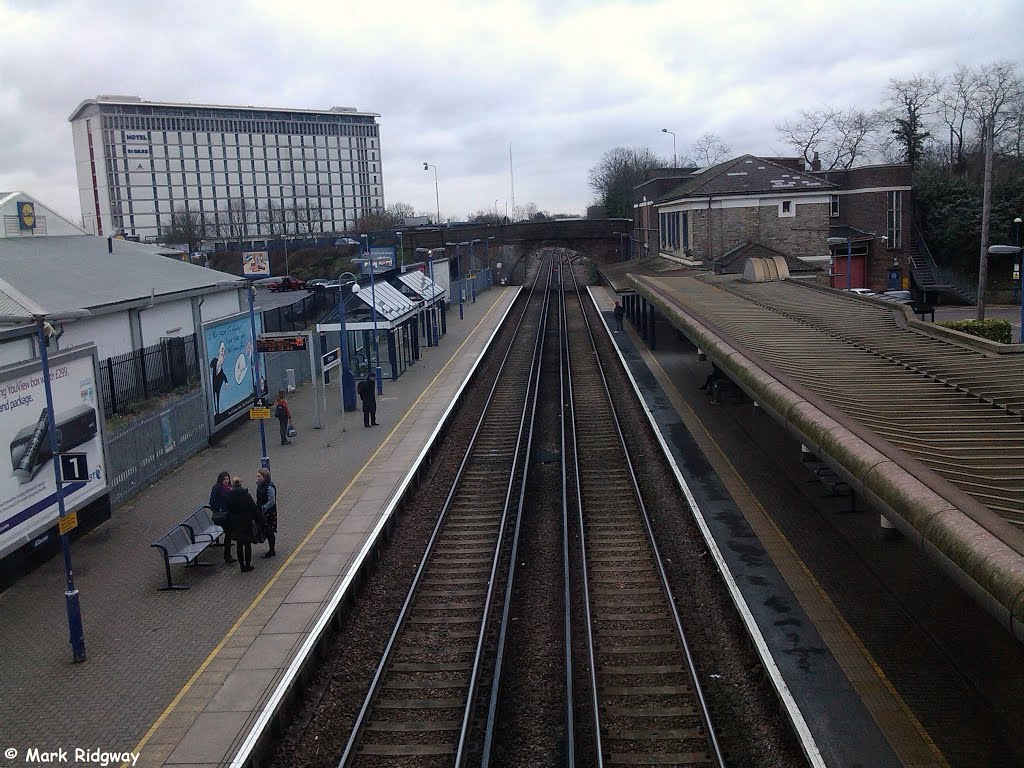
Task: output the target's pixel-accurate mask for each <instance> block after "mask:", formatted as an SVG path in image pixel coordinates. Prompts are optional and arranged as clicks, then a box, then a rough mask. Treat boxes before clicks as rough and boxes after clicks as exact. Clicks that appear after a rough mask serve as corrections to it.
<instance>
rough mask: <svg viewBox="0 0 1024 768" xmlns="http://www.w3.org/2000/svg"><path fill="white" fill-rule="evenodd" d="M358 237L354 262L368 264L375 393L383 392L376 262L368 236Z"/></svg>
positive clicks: (355, 288)
mask: <svg viewBox="0 0 1024 768" xmlns="http://www.w3.org/2000/svg"><path fill="white" fill-rule="evenodd" d="M359 239H360V240H362V241H363V258H362V259H355V261H356V262H360V263H364V264H366V263H368V264H369V265H370V314H371V316H372V317H373V359H374V361H375V362H376V366H375V372H376V376H377V394H378V395H380V394H383V393H384V380H383V379H382V378H381V375H380V346H379V345H378V343H377V280H376V275H375V273H376V271H377V269H376V266H377V265H376V264H375V263H374V260H373V257H372V256H371V255H370V236H369V235H360V236H359ZM358 289H359V284H358V283H356V284H355V285H354V286H352V292H353V293H356V294H358V293H359V290H358Z"/></svg>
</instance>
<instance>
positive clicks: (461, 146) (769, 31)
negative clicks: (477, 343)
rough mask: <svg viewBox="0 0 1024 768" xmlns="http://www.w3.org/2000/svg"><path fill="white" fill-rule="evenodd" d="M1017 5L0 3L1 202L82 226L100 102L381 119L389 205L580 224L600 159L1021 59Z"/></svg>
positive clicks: (757, 148)
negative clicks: (76, 142) (87, 149)
mask: <svg viewBox="0 0 1024 768" xmlns="http://www.w3.org/2000/svg"><path fill="white" fill-rule="evenodd" d="M1022 10H1024V8H1022V7H1021V5H1020V3H1019V0H985V2H983V3H977V4H974V3H971V4H966V3H962V2H946V1H945V0H923V1H921V2H917V1H913V2H912V1H910V0H895V1H893V0H886V1H885V2H864V1H860V2H840V1H833V2H799V1H797V2H788V3H773V2H764V0H757V1H756V2H745V1H744V2H738V1H735V0H720V1H719V2H710V3H709V2H702V1H701V0H693V1H690V0H687V1H685V2H684V0H650V1H644V0H634V1H633V2H624V1H623V2H598V1H593V0H591V1H583V0H567V1H566V0H541V1H538V2H528V1H526V0H508V1H507V2H494V3H484V2H451V1H449V0H433V1H432V2H415V3H412V2H409V3H407V2H389V1H388V0H383V1H380V2H366V1H364V2H351V0H349V1H348V2H345V1H343V2H338V0H334V1H333V2H325V3H319V2H313V1H311V0H307V1H306V2H301V3H299V2H294V1H288V0H285V1H284V2H250V3H234V2H221V0H205V2H193V1H192V0H175V2H170V3H166V2H159V3H157V2H149V0H132V1H131V2H122V1H121V0H105V1H104V2H98V1H94V2H86V1H85V0H76V1H64V0H32V1H31V2H21V1H20V0H0V191H13V190H20V191H25V192H28V193H30V194H32V195H34V196H35V197H37V198H39V199H40V200H42V201H43V202H45V203H48V204H50V205H51V206H53V207H54V208H56V209H57V210H58V211H59V212H61V213H63V214H65V215H66V216H68V218H70V219H72V220H73V221H75V222H78V221H79V220H80V216H81V212H80V210H79V204H78V196H77V193H76V185H77V181H76V177H75V167H74V154H73V149H72V143H71V126H70V124H69V123H68V117H69V115H70V114H71V111H72V110H73V109H74V108H75V107H76V106H77V105H78V104H79V103H80V102H81V101H82V100H83V99H86V98H91V97H95V96H96V95H98V94H121V95H124V94H129V95H136V96H141V97H142V98H144V99H147V100H152V101H180V102H194V103H211V104H237V105H259V106H276V107H293V108H299V109H307V108H310V109H325V108H329V107H332V106H351V107H356V108H358V109H360V110H366V111H371V112H378V113H380V115H381V117H380V126H381V128H380V133H381V148H382V155H383V164H384V167H383V171H384V193H385V198H386V202H387V203H388V204H391V203H395V202H404V203H409V204H411V205H412V206H414V207H415V208H416V210H417V211H418V212H423V213H433V211H434V209H435V199H434V177H433V171H430V172H424V171H423V162H424V161H427V162H430V163H433V164H435V165H436V166H437V173H438V180H439V190H440V207H441V215H442V217H443V218H449V217H451V218H463V217H465V216H466V215H467V214H469V213H472V212H474V211H476V210H480V209H488V210H490V209H492V208H494V206H495V202H496V201H497V207H498V208H499V210H502V211H504V208H505V204H506V202H507V201H508V202H509V204H510V205H511V197H512V189H511V184H510V175H509V145H510V143H511V147H512V161H513V168H514V181H515V200H516V203H517V204H522V203H526V202H533V203H535V204H536V205H537V206H538V208H539V209H540V210H546V211H549V212H551V213H578V214H582V213H583V212H584V211H585V208H586V206H587V205H588V204H589V203H590V202H591V201H592V199H593V193H592V192H591V190H590V188H589V187H588V184H587V172H588V170H589V169H590V168H591V167H592V166H594V165H595V164H596V163H597V162H598V160H599V159H600V157H601V154H602V153H603V152H604V151H606V150H608V149H610V148H613V147H616V146H647V147H650V148H652V149H653V150H655V151H656V152H658V153H661V154H662V155H664V156H665V157H666V158H670V157H671V155H672V137H671V136H669V135H668V134H665V133H662V132H661V129H662V128H668V129H669V130H672V131H675V133H676V135H677V145H678V151H679V154H683V152H684V150H685V148H687V147H688V146H689V145H690V144H691V143H692V142H693V140H694V139H696V138H697V137H698V136H699V135H700V134H702V133H704V132H705V131H713V132H715V133H717V134H718V135H720V136H721V137H722V138H723V139H724V140H725V141H726V142H727V143H728V144H729V145H730V146H731V148H732V150H733V152H732V154H733V155H738V154H743V153H746V152H750V153H752V154H761V155H765V154H792V151H791V150H789V149H788V148H787V147H786V146H785V145H784V144H782V143H781V142H780V141H779V139H778V136H777V133H776V131H775V124H776V123H778V122H780V121H781V120H784V119H786V118H791V117H795V116H796V115H797V113H798V112H799V110H800V109H801V108H805V107H814V106H817V105H820V104H822V103H830V104H836V105H858V106H864V107H875V106H878V105H879V104H880V103H881V100H882V94H883V91H884V88H885V85H886V83H887V82H888V81H889V79H890V78H892V77H897V78H904V77H909V76H911V75H913V74H916V73H921V72H931V71H934V72H938V73H940V74H941V73H946V72H949V71H951V70H952V69H953V67H954V66H955V65H956V64H958V63H962V64H967V65H977V64H983V63H989V62H991V61H993V60H995V59H998V58H1009V59H1020V58H1021V57H1020V56H1019V55H1018V53H1019V51H1021V49H1022V45H1024V43H1022V40H1024V32H1022V30H1024V26H1022V21H1024V14H1022V13H1021V11H1022Z"/></svg>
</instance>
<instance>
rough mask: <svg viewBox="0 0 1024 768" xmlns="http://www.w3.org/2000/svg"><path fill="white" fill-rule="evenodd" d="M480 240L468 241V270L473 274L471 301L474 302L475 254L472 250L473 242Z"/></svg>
mask: <svg viewBox="0 0 1024 768" xmlns="http://www.w3.org/2000/svg"><path fill="white" fill-rule="evenodd" d="M479 242H481V241H480V239H479V238H477V239H476V240H470V241H469V272H470V274H471V275H473V283H472V287H471V288H470V290H471V291H472V292H473V303H474V304H476V255H475V254H474V252H473V244H474V243H479Z"/></svg>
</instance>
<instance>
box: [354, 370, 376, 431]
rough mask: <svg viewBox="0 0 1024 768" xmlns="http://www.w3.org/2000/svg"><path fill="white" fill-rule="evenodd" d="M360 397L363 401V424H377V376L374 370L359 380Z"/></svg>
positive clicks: (369, 425)
mask: <svg viewBox="0 0 1024 768" xmlns="http://www.w3.org/2000/svg"><path fill="white" fill-rule="evenodd" d="M357 391H358V392H359V399H360V400H362V401H363V426H364V427H376V426H377V377H376V376H375V375H374V373H373V371H370V373H369V374H367V376H366V378H365V379H363V380H362V381H360V382H359V386H358V387H357Z"/></svg>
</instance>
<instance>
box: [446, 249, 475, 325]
mask: <svg viewBox="0 0 1024 768" xmlns="http://www.w3.org/2000/svg"><path fill="white" fill-rule="evenodd" d="M464 245H469V243H445V247H448V246H454V247H455V272H456V274H457V275H458V276H459V320H464V319H465V315H464V314H463V309H462V293H463V291H462V286H463V282H462V246H464Z"/></svg>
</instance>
